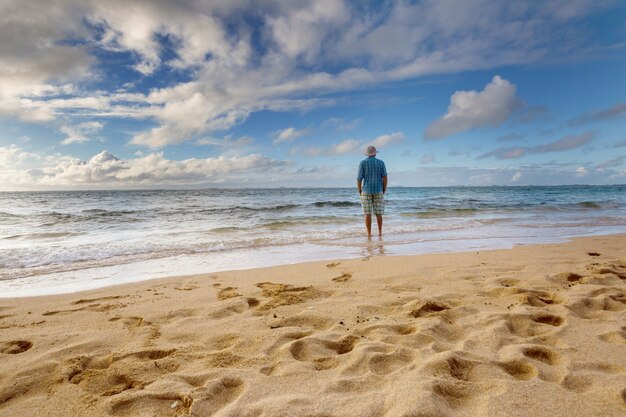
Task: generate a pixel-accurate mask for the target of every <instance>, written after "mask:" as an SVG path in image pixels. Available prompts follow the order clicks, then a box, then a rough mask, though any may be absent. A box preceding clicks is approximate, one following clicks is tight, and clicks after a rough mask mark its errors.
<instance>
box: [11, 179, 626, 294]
mask: <svg viewBox="0 0 626 417" xmlns="http://www.w3.org/2000/svg"><path fill="white" fill-rule="evenodd" d="M386 199H387V207H386V216H385V227H384V234H385V235H384V237H383V238H382V239H378V238H374V239H373V240H368V239H367V238H366V237H365V233H364V226H363V224H362V222H363V220H362V215H361V213H360V204H359V199H358V195H357V193H356V189H264V190H189V191H178V190H176V191H174V190H167V191H166V190H157V191H74V192H18V193H13V192H10V193H8V192H5V193H0V295H2V296H14V295H35V294H48V293H58V292H67V291H75V290H79V289H86V288H94V287H100V286H106V285H113V284H117V283H122V282H128V281H135V280H142V279H148V278H155V277H162V276H169V275H177V274H188V273H201V272H214V271H219V270H226V269H240V268H252V267H260V266H269V265H279V264H285V263H293V262H301V261H307V260H320V259H336V258H350V257H367V256H375V255H405V254H417V253H432V252H447V251H462V250H473V249H495V248H504V247H511V246H513V245H516V244H530V243H537V242H558V241H563V240H566V239H568V238H571V237H576V236H587V235H593V234H609V233H624V232H626V186H623V185H620V186H563V187H443V188H390V190H389V192H388V193H387V196H386Z"/></svg>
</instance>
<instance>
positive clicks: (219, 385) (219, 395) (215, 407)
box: [189, 376, 246, 416]
mask: <svg viewBox="0 0 626 417" xmlns="http://www.w3.org/2000/svg"><path fill="white" fill-rule="evenodd" d="M245 388H246V385H245V383H244V382H243V380H241V379H239V378H234V377H228V376H227V377H224V378H222V379H219V380H217V381H211V382H209V384H208V385H207V386H206V387H203V388H200V389H198V390H197V391H196V392H194V394H193V396H192V398H191V400H192V404H191V406H190V407H189V414H190V415H192V416H211V415H214V414H215V413H216V412H217V411H219V410H220V409H222V408H224V407H226V406H227V405H228V404H230V403H232V402H233V401H235V400H236V399H237V398H239V397H240V396H241V394H242V393H243V392H244V390H245Z"/></svg>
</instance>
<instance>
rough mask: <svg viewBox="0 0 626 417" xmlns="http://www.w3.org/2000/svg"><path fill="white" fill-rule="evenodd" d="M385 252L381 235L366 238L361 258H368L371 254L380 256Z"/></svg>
mask: <svg viewBox="0 0 626 417" xmlns="http://www.w3.org/2000/svg"><path fill="white" fill-rule="evenodd" d="M384 254H385V241H384V240H383V237H382V236H377V237H376V238H368V239H367V243H366V244H365V247H364V248H363V258H365V259H369V258H371V257H372V256H381V255H384Z"/></svg>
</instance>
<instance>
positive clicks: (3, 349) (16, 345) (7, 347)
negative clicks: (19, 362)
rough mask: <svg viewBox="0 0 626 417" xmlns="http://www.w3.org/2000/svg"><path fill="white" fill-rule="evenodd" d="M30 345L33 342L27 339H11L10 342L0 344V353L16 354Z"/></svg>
mask: <svg viewBox="0 0 626 417" xmlns="http://www.w3.org/2000/svg"><path fill="white" fill-rule="evenodd" d="M32 347H33V343H32V342H29V341H28V340H12V341H10V342H4V343H2V344H0V353H7V354H9V355H16V354H18V353H24V352H26V351H27V350H28V349H30V348H32Z"/></svg>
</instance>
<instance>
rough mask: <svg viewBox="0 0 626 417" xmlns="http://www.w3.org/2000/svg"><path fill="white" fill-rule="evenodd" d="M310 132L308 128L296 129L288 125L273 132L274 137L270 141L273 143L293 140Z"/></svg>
mask: <svg viewBox="0 0 626 417" xmlns="http://www.w3.org/2000/svg"><path fill="white" fill-rule="evenodd" d="M310 134H311V130H310V129H300V130H298V129H296V128H295V127H288V128H286V129H283V130H279V131H277V132H275V133H274V135H275V139H274V140H273V141H272V143H273V144H274V145H277V144H279V143H284V142H293V141H294V140H296V139H298V138H301V137H303V136H307V135H310Z"/></svg>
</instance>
